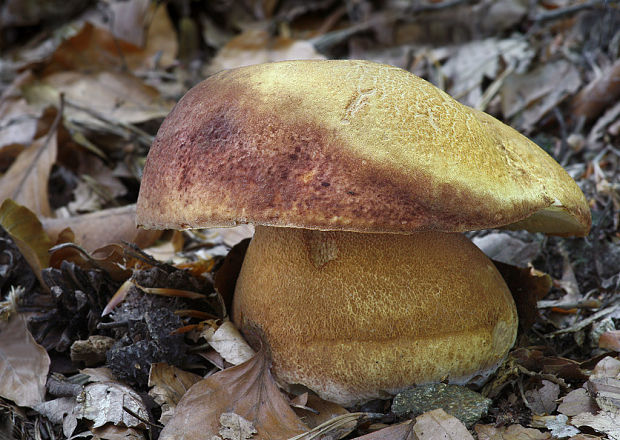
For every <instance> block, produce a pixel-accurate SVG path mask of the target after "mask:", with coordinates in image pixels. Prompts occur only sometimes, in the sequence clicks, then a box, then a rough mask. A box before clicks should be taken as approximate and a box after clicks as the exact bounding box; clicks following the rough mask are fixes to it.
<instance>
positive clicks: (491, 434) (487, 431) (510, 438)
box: [474, 425, 551, 440]
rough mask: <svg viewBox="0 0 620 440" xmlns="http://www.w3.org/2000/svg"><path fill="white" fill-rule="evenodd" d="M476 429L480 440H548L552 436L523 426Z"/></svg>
mask: <svg viewBox="0 0 620 440" xmlns="http://www.w3.org/2000/svg"><path fill="white" fill-rule="evenodd" d="M474 429H475V431H476V434H478V440H547V439H550V438H551V434H549V433H547V432H541V431H539V430H538V429H532V428H525V427H523V426H521V425H510V426H499V427H496V426H493V425H476V426H474Z"/></svg>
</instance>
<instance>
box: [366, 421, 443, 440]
mask: <svg viewBox="0 0 620 440" xmlns="http://www.w3.org/2000/svg"><path fill="white" fill-rule="evenodd" d="M425 438H431V437H425ZM437 438H439V437H437ZM445 438H451V437H445ZM355 440H418V437H417V436H416V434H415V433H414V425H413V423H412V422H411V420H409V421H407V422H405V423H399V424H398V425H392V426H388V427H387V428H383V429H380V430H379V431H375V432H371V433H370V434H366V435H363V436H361V437H356V438H355Z"/></svg>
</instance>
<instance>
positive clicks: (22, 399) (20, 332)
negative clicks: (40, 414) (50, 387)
mask: <svg viewBox="0 0 620 440" xmlns="http://www.w3.org/2000/svg"><path fill="white" fill-rule="evenodd" d="M49 365H50V358H49V356H48V355H47V351H46V350H45V349H44V348H43V347H41V346H40V345H39V344H37V343H36V341H35V340H34V338H33V337H32V335H31V334H30V332H29V331H28V328H27V326H26V319H25V318H24V316H23V315H17V316H14V317H13V318H11V319H9V321H2V320H0V396H2V397H3V398H5V399H9V400H12V401H13V402H15V403H16V404H17V405H19V406H28V407H32V406H34V405H36V404H38V403H41V402H42V401H43V398H44V397H45V383H46V382H47V373H48V370H49Z"/></svg>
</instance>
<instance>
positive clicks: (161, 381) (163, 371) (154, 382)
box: [149, 362, 202, 425]
mask: <svg viewBox="0 0 620 440" xmlns="http://www.w3.org/2000/svg"><path fill="white" fill-rule="evenodd" d="M201 379H202V377H201V376H199V375H197V374H194V373H190V372H187V371H184V370H181V369H180V368H177V367H173V366H172V365H168V364H166V363H165V362H158V363H156V364H152V365H151V371H150V372H149V387H153V388H151V390H150V391H149V396H151V397H152V398H153V399H154V400H155V402H157V404H159V405H160V406H161V417H160V418H159V421H160V422H161V423H162V424H164V425H165V424H167V423H168V422H169V421H170V419H171V418H172V416H173V414H174V409H175V408H176V406H177V404H178V403H179V401H180V400H181V398H182V397H183V395H184V394H185V393H186V392H187V390H188V389H189V388H190V387H191V386H192V385H194V384H195V383H196V382H198V381H199V380H201Z"/></svg>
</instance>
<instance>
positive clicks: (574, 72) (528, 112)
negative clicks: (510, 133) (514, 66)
mask: <svg viewBox="0 0 620 440" xmlns="http://www.w3.org/2000/svg"><path fill="white" fill-rule="evenodd" d="M558 78H562V81H558ZM580 86H581V77H580V75H579V70H578V69H577V67H576V66H575V65H574V64H573V63H570V62H569V61H566V60H563V59H560V60H558V61H553V62H547V63H542V64H540V65H539V66H538V67H536V68H535V69H533V70H531V71H529V72H527V73H524V74H516V73H515V74H512V75H510V76H508V78H506V81H505V83H504V85H503V87H502V89H501V98H502V113H503V114H504V116H505V117H506V118H512V117H515V120H514V121H513V122H512V125H513V126H515V128H517V129H521V130H525V131H530V130H531V129H532V128H533V127H534V126H536V124H538V123H539V121H540V120H541V119H542V118H543V117H544V116H545V115H546V114H547V113H548V112H549V111H551V110H552V109H553V108H555V107H557V105H558V104H559V103H560V102H561V101H562V100H563V99H564V98H566V96H569V95H572V94H573V93H575V92H576V91H577V90H578V89H579V87H580Z"/></svg>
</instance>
